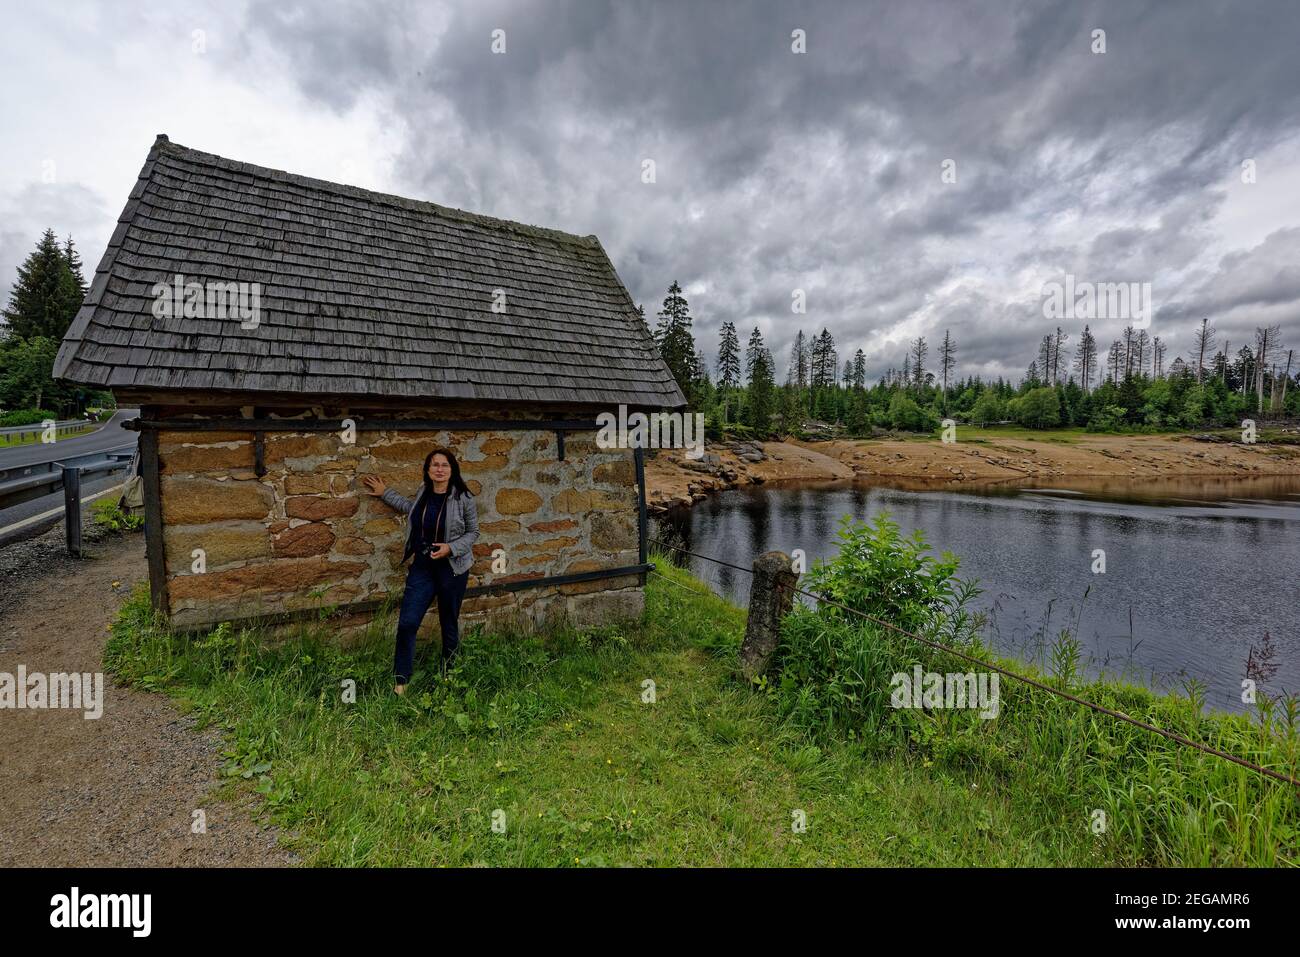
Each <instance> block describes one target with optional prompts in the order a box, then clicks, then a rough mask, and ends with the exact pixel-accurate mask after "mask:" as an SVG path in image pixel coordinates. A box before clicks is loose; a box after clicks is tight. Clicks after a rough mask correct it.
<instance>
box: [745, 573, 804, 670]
mask: <svg viewBox="0 0 1300 957" xmlns="http://www.w3.org/2000/svg"><path fill="white" fill-rule="evenodd" d="M798 578H799V576H798V575H796V574H795V573H794V570H793V569H792V568H791V567H790V556H789V555H787V554H786V553H785V552H764V553H763V554H762V555H759V556H758V558H756V559H754V584H753V587H752V588H750V590H749V617H748V619H747V620H746V622H745V640H744V641H743V642H741V645H740V673H741V674H742V675H744V676H745V680H746V681H753V680H754V678H756V677H758V676H759V675H761V674H765V673H766V672H767V670H768V668H769V666H770V665H771V662H772V656H773V655H774V654H775V653H776V648H777V645H778V644H780V641H781V620H782V619H783V618H785V616H786V615H787V614H788V613H789V611H790V606H791V605H792V604H794V589H795V583H796V582H797V581H798Z"/></svg>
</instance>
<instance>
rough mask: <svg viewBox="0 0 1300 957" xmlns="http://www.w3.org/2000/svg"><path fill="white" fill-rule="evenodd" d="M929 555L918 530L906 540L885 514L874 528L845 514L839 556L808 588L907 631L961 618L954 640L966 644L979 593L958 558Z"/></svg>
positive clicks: (821, 565) (812, 575) (822, 565)
mask: <svg viewBox="0 0 1300 957" xmlns="http://www.w3.org/2000/svg"><path fill="white" fill-rule="evenodd" d="M929 551H930V546H929V545H928V544H927V543H926V541H925V535H924V534H923V533H922V532H921V531H920V530H919V529H918V530H916V531H914V532H913V533H912V534H911V535H909V536H906V537H904V536H903V535H902V533H901V532H900V530H899V527H898V523H896V522H893V521H891V520H890V518H889V515H888V514H887V513H885V512H881V513H880V514H879V515H877V516H876V520H875V521H874V522H873V523H871V524H866V523H862V522H854V521H853V519H852V518H850V517H849V516H847V515H846V516H845V517H844V518H842V519H841V520H840V532H839V552H838V554H837V555H836V556H835V557H834V558H832V559H830V560H829V561H820V562H817V563H816V564H815V565H814V566H813V568H812V570H811V571H809V573H808V576H807V578H806V579H805V582H806V587H807V589H808V590H809V591H813V592H815V593H817V594H819V595H824V596H825V597H827V598H831V599H834V600H835V601H837V602H839V603H840V604H842V605H846V606H848V607H849V608H853V609H855V610H856V611H860V612H864V613H865V614H868V615H871V616H872V617H874V618H880V619H883V620H885V621H888V622H890V623H891V624H894V625H897V626H898V627H900V628H902V629H904V630H906V631H918V632H924V631H929V630H931V629H932V628H933V627H934V626H936V625H937V624H939V623H942V622H944V621H946V620H949V618H950V616H954V615H956V616H958V618H959V621H958V622H957V623H958V624H959V625H960V626H961V628H962V630H963V634H961V635H953V636H952V637H958V638H961V639H964V638H966V637H967V635H966V634H965V632H967V631H968V629H969V624H970V620H969V616H964V615H961V609H962V606H963V605H965V604H966V602H968V601H969V600H970V599H972V598H974V597H975V595H977V594H978V593H979V590H978V589H977V588H975V586H974V585H972V584H969V583H967V582H964V581H962V580H961V579H959V578H957V568H958V566H959V565H960V560H959V559H958V558H957V557H956V556H955V555H953V554H952V553H951V552H944V553H943V554H942V555H941V556H940V557H939V558H937V559H936V558H934V557H933V556H932V555H930V554H929ZM827 608H828V611H829V612H831V613H833V614H835V615H838V616H843V615H845V614H846V613H845V612H843V611H841V610H839V609H836V608H833V607H831V606H827Z"/></svg>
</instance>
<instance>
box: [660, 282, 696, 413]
mask: <svg viewBox="0 0 1300 957" xmlns="http://www.w3.org/2000/svg"><path fill="white" fill-rule="evenodd" d="M654 338H655V343H656V344H657V345H658V346H659V354H660V355H661V356H663V359H664V362H665V363H667V365H668V368H669V370H670V371H671V372H672V374H673V378H674V379H676V380H677V384H678V385H679V386H681V389H682V392H683V394H685V396H686V398H687V401H690V398H691V384H692V382H693V381H694V380H695V337H694V336H693V335H691V311H690V306H689V305H688V304H687V302H686V297H685V296H683V295H682V287H681V286H679V285H678V284H677V282H676V281H675V280H674V282H673V284H672V285H671V286H669V287H668V295H667V296H666V297H664V305H663V308H662V309H661V310H660V311H659V324H658V326H656V327H655V332H654Z"/></svg>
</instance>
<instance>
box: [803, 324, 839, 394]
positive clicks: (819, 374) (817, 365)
mask: <svg viewBox="0 0 1300 957" xmlns="http://www.w3.org/2000/svg"><path fill="white" fill-rule="evenodd" d="M810 366H811V369H810V375H809V378H810V382H811V385H812V388H813V391H814V392H815V391H816V390H818V389H828V388H833V387H834V386H835V378H836V376H837V375H838V373H839V366H838V364H837V359H836V356H835V337H834V336H832V335H831V333H830V330H829V329H826V328H823V329H822V333H821V335H820V336H817V337H816V338H814V339H813V345H812V352H811V362H810Z"/></svg>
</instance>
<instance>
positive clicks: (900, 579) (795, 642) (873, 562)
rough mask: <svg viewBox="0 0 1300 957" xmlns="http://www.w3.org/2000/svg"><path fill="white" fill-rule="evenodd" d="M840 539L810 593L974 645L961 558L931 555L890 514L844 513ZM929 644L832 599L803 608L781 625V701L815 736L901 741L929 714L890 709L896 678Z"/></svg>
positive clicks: (809, 582)
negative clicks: (863, 517)
mask: <svg viewBox="0 0 1300 957" xmlns="http://www.w3.org/2000/svg"><path fill="white" fill-rule="evenodd" d="M839 539H840V548H839V552H838V554H837V555H836V556H835V557H834V558H832V559H830V560H829V561H824V562H819V563H817V565H815V566H814V567H813V569H812V570H811V571H810V572H809V573H808V575H807V577H806V580H805V584H806V588H807V590H808V591H811V592H813V593H815V594H818V595H822V596H824V597H826V598H829V599H832V600H834V601H836V602H838V603H840V604H842V605H844V606H846V607H847V608H852V609H855V610H856V611H859V612H863V613H865V614H868V615H871V616H872V617H873V618H877V619H880V620H881V621H885V622H889V623H891V624H893V625H896V626H897V627H899V628H903V629H905V630H907V631H912V632H918V633H923V634H927V635H929V636H932V637H933V638H934V639H935V640H939V641H941V642H943V643H944V644H947V645H966V646H969V645H970V644H971V642H972V636H973V630H974V619H973V618H972V616H971V615H970V614H969V613H968V612H967V610H966V608H965V606H966V604H967V603H968V602H969V601H970V600H971V599H972V598H974V597H975V595H976V594H978V589H976V588H975V587H974V586H973V585H971V584H969V583H967V582H964V581H962V580H961V579H959V578H957V577H956V573H957V567H958V560H957V559H956V558H955V557H953V556H952V555H951V554H948V553H945V554H944V555H943V556H942V557H941V558H938V559H936V558H934V557H933V556H931V555H929V554H928V552H929V546H928V545H927V544H926V542H925V538H924V536H922V534H921V533H920V532H919V531H918V532H914V533H913V534H912V535H911V536H907V537H904V536H903V535H902V534H901V533H900V531H899V527H898V525H897V524H896V523H894V522H892V521H890V520H889V517H888V516H887V515H885V514H883V513H882V514H881V515H879V516H877V517H876V520H875V522H874V523H872V524H870V525H868V524H863V523H855V522H853V520H852V519H850V518H848V517H847V516H846V517H845V518H844V519H843V520H842V521H841V529H840V533H839ZM925 651H926V648H925V646H924V645H922V644H921V643H919V642H917V641H915V640H914V639H912V638H909V637H906V636H903V635H900V634H898V633H897V632H895V631H893V630H892V629H889V628H887V627H884V626H882V625H877V624H874V623H870V622H867V621H864V620H863V619H862V618H860V617H859V616H857V615H853V614H851V613H850V612H846V611H844V610H842V609H839V608H836V607H834V606H833V605H822V606H820V607H818V608H812V607H808V606H800V607H799V608H797V609H795V610H794V612H792V613H791V614H790V615H789V616H788V617H787V618H786V620H785V622H784V624H783V630H782V641H781V654H780V659H779V661H778V662H777V665H778V667H779V668H780V670H781V677H780V680H779V682H778V683H777V685H776V691H775V693H776V698H777V701H778V703H779V705H780V707H781V709H782V711H783V712H784V713H785V714H786V715H787V717H789V718H790V719H791V720H793V721H794V723H795V724H796V725H797V726H799V727H800V728H802V729H803V730H804V731H806V732H807V733H809V734H812V735H816V736H822V735H826V734H835V733H845V732H848V733H850V734H851V735H856V734H859V733H861V734H863V735H870V736H872V737H874V738H875V739H876V743H877V744H885V743H888V742H892V743H895V744H897V743H899V742H900V741H902V740H906V739H907V738H908V737H910V736H911V735H912V734H913V733H914V732H916V730H917V722H918V721H924V718H923V717H922V716H921V715H919V714H918V713H917V712H913V711H907V710H899V709H895V708H891V707H890V683H891V678H892V676H893V675H894V674H896V673H898V672H906V671H909V670H910V669H911V668H912V666H913V665H914V664H917V663H919V662H920V661H921V658H920V657H918V655H919V654H920V653H922V652H925ZM960 720H962V721H966V720H968V716H963V717H962V718H960Z"/></svg>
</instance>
